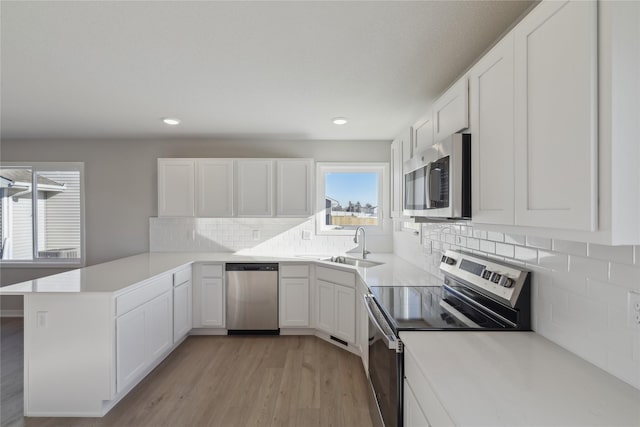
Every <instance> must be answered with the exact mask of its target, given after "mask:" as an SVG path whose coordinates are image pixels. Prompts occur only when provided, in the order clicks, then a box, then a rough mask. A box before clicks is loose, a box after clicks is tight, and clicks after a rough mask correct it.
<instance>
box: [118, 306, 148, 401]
mask: <svg viewBox="0 0 640 427" xmlns="http://www.w3.org/2000/svg"><path fill="white" fill-rule="evenodd" d="M147 315H148V312H147V310H146V309H145V307H144V306H142V307H138V308H136V309H134V310H132V311H130V312H128V313H127V314H124V315H122V316H120V317H118V319H117V320H116V372H117V376H116V377H117V378H116V388H117V391H118V393H119V392H121V391H122V390H123V389H124V388H126V386H127V385H129V384H131V382H132V381H133V380H135V378H137V377H138V375H140V373H142V371H144V368H145V367H146V364H147V354H146V351H145V345H144V337H145V324H146V323H147V321H146V318H147Z"/></svg>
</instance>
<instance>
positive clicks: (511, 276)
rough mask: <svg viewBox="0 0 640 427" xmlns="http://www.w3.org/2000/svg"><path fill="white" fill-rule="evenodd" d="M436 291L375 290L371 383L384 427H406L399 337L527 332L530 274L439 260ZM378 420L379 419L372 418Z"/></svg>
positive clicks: (472, 258) (462, 257)
mask: <svg viewBox="0 0 640 427" xmlns="http://www.w3.org/2000/svg"><path fill="white" fill-rule="evenodd" d="M440 271H442V273H443V274H444V280H443V281H442V283H439V284H437V286H415V287H409V286H390V287H372V288H371V293H370V294H369V295H366V296H365V300H366V303H367V309H368V311H369V381H370V383H371V387H372V390H373V393H374V396H375V400H376V403H377V408H378V412H379V415H380V418H381V420H382V422H383V425H385V426H386V427H402V425H403V420H402V408H403V404H402V402H403V392H402V383H403V376H404V357H403V347H402V342H401V341H400V339H399V333H400V332H401V331H477V330H478V329H484V330H487V331H528V330H530V329H531V295H530V291H531V289H530V288H531V286H530V280H529V272H528V271H526V270H523V269H522V268H520V267H518V266H513V265H509V264H505V263H501V262H499V261H495V260H489V259H486V258H482V257H479V256H477V255H472V254H468V253H463V252H456V251H447V252H446V253H445V254H444V255H443V256H442V259H441V263H440ZM374 415H375V414H374Z"/></svg>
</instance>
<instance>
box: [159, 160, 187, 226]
mask: <svg viewBox="0 0 640 427" xmlns="http://www.w3.org/2000/svg"><path fill="white" fill-rule="evenodd" d="M158 216H195V161H194V160H193V159H158Z"/></svg>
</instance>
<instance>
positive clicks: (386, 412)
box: [364, 294, 404, 427]
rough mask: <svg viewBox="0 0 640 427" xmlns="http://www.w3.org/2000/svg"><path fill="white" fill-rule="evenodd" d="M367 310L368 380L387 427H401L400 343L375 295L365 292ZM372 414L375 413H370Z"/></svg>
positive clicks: (401, 361) (401, 360) (401, 362)
mask: <svg viewBox="0 0 640 427" xmlns="http://www.w3.org/2000/svg"><path fill="white" fill-rule="evenodd" d="M364 298H365V303H366V304H365V305H366V307H367V311H368V312H369V381H370V383H371V388H372V390H373V394H374V396H375V399H376V403H377V405H378V411H379V414H380V417H381V418H382V422H383V425H384V426H386V427H402V407H403V404H402V391H403V390H402V384H403V382H402V380H403V376H404V372H403V355H402V343H401V342H400V340H399V339H398V338H397V337H396V336H395V334H394V333H393V330H392V329H391V327H390V326H389V324H388V323H387V321H386V319H385V317H384V315H383V314H382V312H381V311H380V309H379V308H378V306H377V304H376V302H375V300H374V296H373V295H371V294H369V295H365V296H364ZM372 415H374V414H372Z"/></svg>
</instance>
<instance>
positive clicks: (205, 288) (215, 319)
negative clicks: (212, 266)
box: [200, 278, 225, 328]
mask: <svg viewBox="0 0 640 427" xmlns="http://www.w3.org/2000/svg"><path fill="white" fill-rule="evenodd" d="M201 283H202V287H201V291H202V294H201V297H202V299H201V300H200V326H212V327H216V328H224V320H225V319H224V281H223V280H222V278H203V279H202V282H201Z"/></svg>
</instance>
